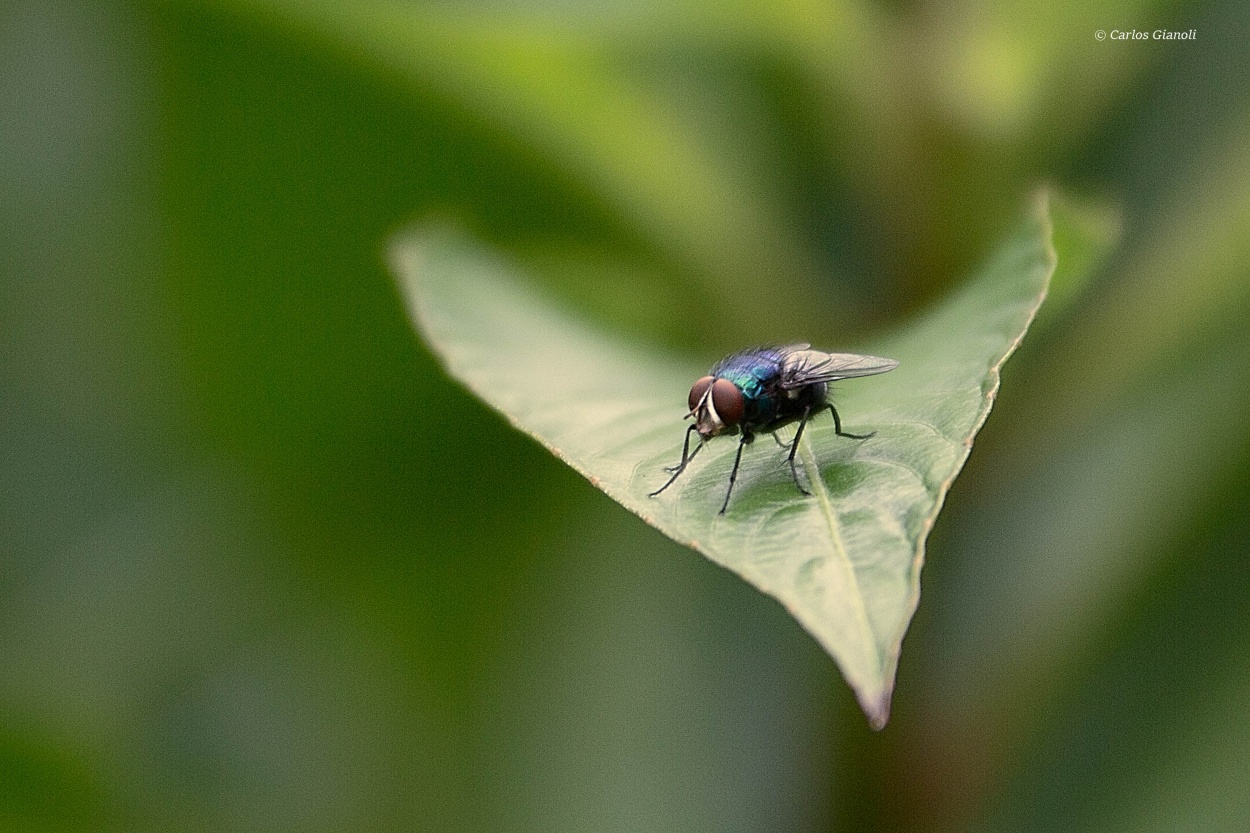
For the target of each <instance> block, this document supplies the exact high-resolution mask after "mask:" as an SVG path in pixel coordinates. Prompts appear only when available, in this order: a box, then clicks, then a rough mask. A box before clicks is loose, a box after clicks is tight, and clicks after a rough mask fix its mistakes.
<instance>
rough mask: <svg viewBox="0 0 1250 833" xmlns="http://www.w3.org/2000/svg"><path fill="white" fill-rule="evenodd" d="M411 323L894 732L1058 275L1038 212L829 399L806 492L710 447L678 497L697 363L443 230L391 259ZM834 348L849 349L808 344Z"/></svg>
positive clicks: (810, 449)
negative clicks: (944, 535) (927, 574)
mask: <svg viewBox="0 0 1250 833" xmlns="http://www.w3.org/2000/svg"><path fill="white" fill-rule="evenodd" d="M391 255H392V263H393V266H394V268H395V270H396V272H397V273H398V275H399V278H400V285H401V288H402V290H403V292H404V294H405V296H406V298H407V301H408V304H409V308H410V311H411V313H412V316H413V319H414V321H415V322H416V325H417V327H418V329H419V330H420V331H421V333H422V334H423V335H424V337H425V338H426V340H427V341H428V342H429V344H430V345H431V347H432V348H433V349H434V351H435V352H436V353H438V355H439V356H440V357H441V358H442V360H443V362H444V364H445V365H446V367H447V369H448V372H450V373H451V375H452V376H454V377H455V378H457V379H459V380H460V381H461V382H463V383H464V384H465V385H466V386H468V387H469V388H470V389H471V390H473V391H474V392H475V393H476V394H477V395H478V396H480V397H481V398H482V399H483V400H485V401H486V402H487V403H488V404H490V405H491V406H492V407H494V408H496V409H497V410H499V411H500V412H501V413H502V414H503V415H504V416H505V417H507V418H508V419H509V420H510V421H511V422H512V423H513V424H514V425H515V426H516V427H517V428H519V429H521V430H522V431H524V432H526V433H528V434H530V435H531V436H533V437H534V438H535V439H537V440H538V441H539V442H541V443H542V444H543V445H545V446H546V447H547V448H549V449H550V450H551V451H552V452H553V453H555V454H556V456H558V457H559V458H560V459H562V460H564V461H565V462H567V463H568V464H569V465H570V466H572V467H573V468H574V469H576V470H577V471H579V472H581V473H582V474H583V475H585V476H586V477H587V478H588V479H589V480H590V481H591V483H593V484H594V485H595V486H597V487H598V488H600V489H602V490H603V491H604V492H606V493H607V494H608V495H610V496H611V497H612V498H613V499H615V500H616V501H618V502H619V503H620V504H621V505H622V506H624V507H625V508H627V509H629V510H630V511H631V512H634V513H636V514H637V515H639V516H640V517H641V518H643V520H645V521H647V522H648V523H650V524H651V525H653V526H655V527H656V528H657V529H659V530H661V531H662V532H664V533H665V534H666V535H668V536H670V537H671V538H673V539H674V540H676V541H679V542H681V543H683V544H686V545H688V546H690V547H692V548H693V549H695V550H698V551H699V552H701V553H703V554H704V555H706V556H707V557H708V558H710V559H711V560H713V561H715V562H716V563H718V564H721V565H723V566H725V567H728V568H729V569H731V570H733V571H734V572H736V573H738V574H739V575H740V576H742V577H743V578H745V579H746V580H747V581H749V582H751V583H752V584H754V585H755V586H756V587H758V588H760V589H761V590H763V591H764V592H765V593H768V594H770V595H772V596H773V597H775V598H776V599H778V600H779V601H780V602H781V603H782V604H783V605H785V607H786V608H787V609H788V610H789V611H790V612H791V613H792V614H793V615H794V617H795V618H796V619H798V620H799V622H800V623H801V624H802V625H803V626H804V627H805V628H807V630H808V631H809V632H811V633H812V635H813V636H815V637H816V639H817V640H818V641H819V642H820V643H821V645H823V646H824V647H825V649H826V650H828V651H829V653H830V654H832V655H833V657H834V659H835V660H836V661H837V663H838V665H839V667H840V668H841V670H842V673H843V675H844V676H845V677H846V679H847V681H848V682H849V683H850V685H851V687H852V689H854V691H855V693H856V696H857V697H858V699H859V702H860V704H861V706H862V707H863V709H864V711H865V712H866V713H867V715H868V719H869V721H870V722H871V724H872V725H873V726H874V727H877V728H880V727H881V726H884V725H885V722H886V720H887V718H888V716H889V705H890V695H891V692H892V690H893V685H894V674H895V670H896V668H897V665H898V657H899V651H900V648H901V644H902V640H903V634H904V632H905V630H906V628H907V623H908V622H909V621H910V620H911V616H912V614H913V613H914V611H915V609H916V604H917V602H918V601H919V596H920V567H921V564H922V562H923V558H924V543H925V538H926V536H927V535H928V533H929V531H930V530H931V529H932V528H933V523H934V520H935V518H936V517H937V513H938V510H939V509H940V508H941V505H942V501H943V499H944V498H945V496H946V493H947V491H948V490H949V488H950V485H951V482H952V481H953V480H954V478H955V475H956V474H957V473H958V472H959V469H960V468H961V467H962V466H963V464H964V461H965V460H966V459H967V457H968V453H969V451H970V449H971V446H972V439H973V437H974V436H975V434H976V432H977V430H978V429H979V428H980V427H981V425H982V423H984V421H985V418H986V416H987V415H988V413H989V409H990V405H991V403H992V401H993V399H994V396H995V394H996V392H997V390H998V382H999V369H1000V368H1001V366H1002V363H1003V361H1004V360H1005V359H1006V358H1007V356H1008V355H1010V353H1011V352H1012V351H1013V350H1014V349H1015V348H1016V346H1017V345H1018V344H1019V343H1020V339H1021V338H1022V337H1023V336H1024V332H1025V330H1026V329H1027V328H1028V326H1029V323H1030V322H1031V321H1032V319H1033V316H1034V314H1035V313H1036V311H1037V309H1038V306H1039V305H1040V304H1041V301H1042V298H1043V297H1044V295H1045V292H1046V284H1047V280H1048V279H1049V276H1050V274H1051V272H1052V271H1053V268H1054V264H1055V256H1054V251H1053V249H1052V246H1051V228H1050V220H1049V215H1048V210H1047V200H1046V198H1044V197H1039V199H1038V200H1036V202H1035V204H1034V205H1033V206H1032V207H1031V209H1030V211H1029V212H1028V213H1027V216H1026V217H1025V218H1024V219H1023V221H1022V222H1021V224H1020V227H1019V228H1018V230H1017V231H1016V232H1015V233H1014V234H1012V235H1011V236H1010V237H1008V238H1007V239H1006V240H1005V241H1004V242H1003V244H1002V246H1001V248H1000V249H999V251H998V252H997V254H996V255H995V256H994V257H992V258H991V259H990V261H989V262H988V263H987V264H986V265H985V266H984V268H983V269H982V270H981V272H980V274H979V275H978V276H977V277H976V278H975V279H974V280H973V281H972V282H970V283H969V284H967V285H966V286H965V287H963V288H962V289H961V290H960V291H959V292H957V293H956V294H955V295H954V296H952V297H951V298H949V299H948V300H947V301H946V302H944V303H943V304H941V305H940V306H938V307H937V308H936V309H934V310H932V311H931V313H930V314H928V315H926V316H924V317H922V318H921V319H920V320H918V321H915V322H913V323H912V324H911V325H909V326H908V327H906V328H905V329H903V330H902V331H901V332H899V333H898V334H897V335H895V336H894V337H892V338H889V339H886V340H883V341H881V342H879V343H875V344H871V345H868V346H867V347H866V350H865V352H870V353H874V354H876V355H881V356H887V357H890V358H895V359H898V360H899V361H900V362H901V365H900V367H899V368H898V369H897V370H895V371H893V372H892V373H889V374H886V375H883V376H879V377H873V378H868V379H855V380H850V381H847V382H843V383H839V385H837V386H835V391H834V394H833V396H834V398H835V399H836V401H837V403H838V408H839V411H840V413H841V415H842V417H843V421H844V425H845V429H846V430H848V431H852V432H857V433H866V432H869V431H876V432H877V433H876V436H874V437H873V438H871V439H869V440H865V441H857V440H850V439H846V438H844V437H838V436H836V435H835V433H834V430H833V426H832V425H831V424H829V423H827V422H825V421H824V420H816V421H814V422H813V423H811V424H810V426H809V429H808V431H807V432H805V434H804V444H803V446H802V448H801V451H802V458H803V463H804V466H805V467H806V469H807V479H808V481H809V482H810V483H811V489H812V492H813V496H811V497H806V496H803V495H801V494H800V493H799V492H798V491H797V490H796V489H795V486H794V483H793V482H792V480H791V475H790V472H789V469H788V467H787V466H786V465H785V462H784V457H783V452H782V451H781V450H780V449H778V448H776V447H775V446H774V445H773V444H772V443H771V442H767V441H761V442H758V443H756V444H755V445H754V446H752V447H751V448H750V449H748V451H747V453H744V455H743V460H742V470H741V472H740V473H739V477H738V484H737V486H736V487H735V491H734V495H733V501H732V503H731V504H730V506H729V511H728V512H727V513H726V514H724V515H719V514H718V510H719V509H720V505H721V501H722V499H723V498H724V495H725V488H726V484H727V481H728V476H729V471H730V467H731V465H732V463H733V458H734V454H735V452H736V449H737V445H738V444H737V442H736V441H734V439H733V438H718V439H714V440H713V441H711V442H709V444H708V446H707V447H706V449H705V450H704V452H703V453H702V454H701V455H700V456H699V457H698V458H697V460H696V461H695V462H694V463H693V464H692V465H691V467H690V469H689V470H688V471H687V472H686V473H685V474H683V475H682V477H681V478H679V479H678V480H677V481H676V482H675V483H674V484H673V486H672V487H671V488H670V489H668V490H667V491H666V492H664V493H663V494H661V495H660V496H658V497H656V498H651V497H648V493H649V492H652V491H654V490H655V489H657V488H658V487H659V486H660V485H662V484H663V483H664V482H665V481H666V480H667V477H668V476H667V475H666V474H665V472H664V470H663V469H664V466H668V465H672V464H674V463H676V462H677V460H678V459H679V457H680V454H681V442H682V439H683V434H684V432H685V425H686V423H685V422H683V420H682V417H683V414H684V413H685V410H686V407H685V403H686V394H687V391H688V390H689V387H690V384H691V383H692V382H693V381H694V380H695V379H696V378H698V377H699V376H701V375H703V374H704V373H705V372H706V367H707V365H706V364H705V363H698V362H694V361H689V360H681V359H677V358H674V357H672V356H669V355H666V354H664V353H661V352H659V351H656V350H650V349H647V348H645V347H641V346H638V345H632V344H626V343H622V342H619V341H616V340H614V339H612V338H611V337H609V336H608V335H607V334H606V333H605V332H603V331H601V330H599V329H597V328H596V327H595V326H593V325H591V324H590V323H587V322H586V321H584V320H581V319H579V318H578V317H576V316H575V315H573V314H572V313H570V312H568V311H567V310H565V309H563V308H561V307H560V306H558V305H557V304H555V303H553V302H552V301H550V300H547V299H545V298H544V297H543V295H542V294H541V293H540V292H539V291H538V290H536V289H534V288H532V287H531V286H530V285H528V284H527V283H526V282H525V281H524V280H522V279H520V278H519V277H518V276H517V275H515V274H514V270H513V269H512V268H511V267H509V266H508V265H507V264H506V263H504V262H503V261H501V260H500V259H499V258H498V257H497V256H495V255H492V254H491V253H489V252H486V251H483V250H482V249H481V248H479V247H477V246H475V245H474V244H473V243H472V242H470V241H468V240H466V239H463V238H461V237H457V236H455V235H451V234H448V233H446V232H438V231H416V232H412V233H409V234H406V235H403V236H401V237H400V238H399V239H398V240H396V241H395V242H394V244H393V246H392V249H391ZM819 346H821V347H824V348H827V349H844V348H845V347H846V346H847V345H819Z"/></svg>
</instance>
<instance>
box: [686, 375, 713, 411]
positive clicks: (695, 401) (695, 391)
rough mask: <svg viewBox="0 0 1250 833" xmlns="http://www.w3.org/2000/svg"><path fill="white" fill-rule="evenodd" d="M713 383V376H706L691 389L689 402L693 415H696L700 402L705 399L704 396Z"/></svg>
mask: <svg viewBox="0 0 1250 833" xmlns="http://www.w3.org/2000/svg"><path fill="white" fill-rule="evenodd" d="M712 381H713V379H712V377H711V376H704V377H703V378H702V379H700V380H699V381H697V382H695V383H694V385H693V386H692V387H691V388H690V399H689V400H688V401H689V403H690V412H691V413H694V409H695V408H697V407H699V402H700V401H701V400H702V399H703V395H704V394H705V393H707V389H708V387H709V386H710V385H711V384H712Z"/></svg>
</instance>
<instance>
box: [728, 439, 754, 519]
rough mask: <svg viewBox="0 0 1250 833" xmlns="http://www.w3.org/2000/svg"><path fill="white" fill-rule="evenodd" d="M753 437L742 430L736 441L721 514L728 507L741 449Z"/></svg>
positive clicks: (739, 461) (740, 460) (736, 476)
mask: <svg viewBox="0 0 1250 833" xmlns="http://www.w3.org/2000/svg"><path fill="white" fill-rule="evenodd" d="M753 439H755V437H754V435H752V434H748V433H747V432H746V431H743V432H742V439H741V440H740V441H739V442H738V453H737V454H736V455H734V468H733V471H731V472H730V473H729V488H728V489H727V490H726V491H725V502H724V503H722V504H721V507H720V513H719V514H721V515H723V514H725V510H726V509H728V508H729V496H730V495H732V494H733V493H734V481H735V480H737V479H738V464H739V463H741V462H742V449H744V448H746V447H747V445H749V444H750V442H751V440H753Z"/></svg>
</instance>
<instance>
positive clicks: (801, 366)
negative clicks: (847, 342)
mask: <svg viewBox="0 0 1250 833" xmlns="http://www.w3.org/2000/svg"><path fill="white" fill-rule="evenodd" d="M896 367H898V362H896V361H894V360H893V359H882V358H879V357H877V356H861V355H859V354H858V353H825V352H824V351H822V350H807V349H803V350H795V351H794V352H793V353H790V354H789V355H787V356H786V358H785V361H784V362H783V363H782V366H781V387H782V389H783V390H793V389H794V388H801V387H803V386H804V385H814V384H818V383H820V382H836V381H838V380H839V379H852V378H854V377H856V376H876V375H877V374H878V373H885V372H886V371H890V370H893V369H894V368H896Z"/></svg>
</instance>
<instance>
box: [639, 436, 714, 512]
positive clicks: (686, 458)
mask: <svg viewBox="0 0 1250 833" xmlns="http://www.w3.org/2000/svg"><path fill="white" fill-rule="evenodd" d="M694 431H695V426H693V425H691V426H690V427H689V428H687V429H686V441H685V442H684V443H682V446H681V462H680V463H678V464H677V465H675V466H673V467H672V468H666V469H664V470H665V471H667V472H670V473H672V475H673V476H672V477H670V478H669V479H668V482H667V483H665V484H664V485H663V486H661V487H660V488H658V489H656V490H655V491H654V492H651V493H650V494H648V495H647V497H655V496H656V495H658V494H659V493H660V492H662V491H664V490H665V489H667V488H668V487H669V486H672V485H673V481H674V480H676V479H677V478H678V477H679V476H680V475H681V473H682V472H683V471H685V470H686V466H687V465H689V464H690V461H691V460H693V459H694V455H696V454H698V453H699V449H701V448H703V439H702V438H700V439H699V444H698V445H696V446H695V447H694V451H691V450H690V435H691V434H693V433H694Z"/></svg>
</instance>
